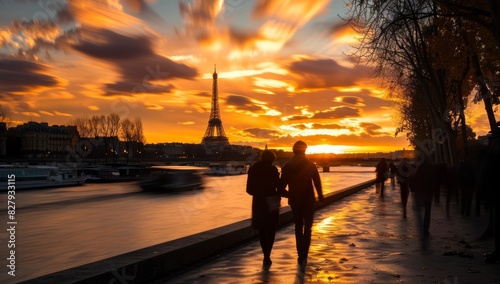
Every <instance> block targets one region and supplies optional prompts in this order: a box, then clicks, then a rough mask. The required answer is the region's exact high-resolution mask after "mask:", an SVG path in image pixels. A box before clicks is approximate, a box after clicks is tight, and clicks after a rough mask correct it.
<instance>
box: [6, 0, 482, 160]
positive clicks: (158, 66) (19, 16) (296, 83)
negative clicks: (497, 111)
mask: <svg viewBox="0 0 500 284" xmlns="http://www.w3.org/2000/svg"><path fill="white" fill-rule="evenodd" d="M344 5H345V1H343V0H334V1H324V0H319V1H310V0H303V1H302V0H293V1H285V0H270V1H264V0H263V1H260V0H259V1H247V0H227V1H215V0H211V1H208V0H194V1H183V0H180V1H170V0H169V1H160V0H157V1H153V0H150V1H144V0H143V1H140V0H124V1H118V0H108V1H105V0H101V1H90V0H70V1H29V0H25V1H9V0H7V1H2V0H0V96H1V98H2V103H1V104H2V106H3V107H4V108H7V109H8V110H9V111H10V113H11V114H12V118H13V125H16V124H20V123H24V122H27V121H37V122H48V123H49V124H69V123H70V122H71V120H73V119H75V118H76V117H82V116H84V115H88V116H92V115H101V114H104V115H108V114H110V113H112V112H115V113H117V114H119V115H120V116H121V118H122V119H124V118H130V119H132V120H133V119H135V118H136V117H140V118H141V120H142V123H143V126H144V132H145V133H144V134H145V137H146V142H147V143H160V142H183V143H200V142H201V140H202V138H203V135H204V133H205V130H206V128H207V125H208V119H209V114H210V103H211V90H212V73H213V71H214V64H216V65H217V73H218V75H219V80H218V88H219V105H220V109H221V118H222V124H223V127H224V130H225V132H226V135H227V136H228V138H229V142H230V143H231V144H237V145H251V146H254V147H259V148H263V147H264V146H265V145H266V144H267V145H268V146H269V148H280V149H284V150H290V148H291V145H292V144H293V143H294V142H295V141H296V140H298V139H301V140H304V141H305V142H306V143H307V144H308V145H310V146H311V147H310V148H311V150H313V151H311V152H323V151H333V152H376V151H394V150H401V149H403V148H406V149H408V148H409V143H408V141H407V140H406V138H405V135H404V134H399V135H398V137H395V136H394V134H395V126H396V121H397V113H396V112H395V108H394V105H393V103H392V102H390V101H389V100H387V98H386V96H385V95H384V92H383V90H382V89H380V88H378V87H377V86H376V80H375V79H373V78H371V74H372V73H371V69H370V68H368V67H367V66H363V65H355V64H353V62H354V61H353V60H352V59H350V58H348V56H346V54H349V53H350V52H352V48H351V46H352V45H353V44H355V43H356V40H355V38H356V35H355V34H354V32H353V31H352V30H350V29H349V28H348V27H347V26H345V24H344V22H343V21H342V20H341V18H340V17H342V16H344V15H345V13H346V9H345V7H344ZM468 115H469V122H470V123H471V124H472V127H473V128H474V130H475V131H476V133H477V134H478V135H485V134H486V133H487V131H488V128H487V124H486V123H485V122H486V115H485V112H484V108H483V107H482V105H477V106H474V107H473V108H471V109H470V110H469V111H468ZM319 145H331V147H328V148H324V147H323V148H321V147H320V146H319ZM313 146H315V147H313Z"/></svg>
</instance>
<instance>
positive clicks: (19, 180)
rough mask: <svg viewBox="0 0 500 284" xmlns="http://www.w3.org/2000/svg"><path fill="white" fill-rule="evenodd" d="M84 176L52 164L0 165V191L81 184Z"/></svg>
mask: <svg viewBox="0 0 500 284" xmlns="http://www.w3.org/2000/svg"><path fill="white" fill-rule="evenodd" d="M84 182H85V177H83V176H78V175H76V170H74V169H64V170H60V169H59V168H58V167H54V166H18V165H0V191H6V190H8V186H9V185H13V186H14V188H15V189H30V188H47V187H60V186H73V185H81V184H83V183H84Z"/></svg>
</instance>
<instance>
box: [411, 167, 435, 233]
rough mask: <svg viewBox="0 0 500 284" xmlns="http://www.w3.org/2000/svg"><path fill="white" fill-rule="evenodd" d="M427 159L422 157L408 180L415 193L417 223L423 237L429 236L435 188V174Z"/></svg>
mask: <svg viewBox="0 0 500 284" xmlns="http://www.w3.org/2000/svg"><path fill="white" fill-rule="evenodd" d="M429 159H430V158H429V157H424V159H423V161H422V162H421V163H420V165H418V166H417V169H416V170H415V173H414V174H413V176H412V177H411V178H410V187H411V189H412V190H413V191H415V193H414V198H415V206H416V211H417V216H418V221H419V222H420V224H421V228H422V233H423V235H424V236H428V235H429V234H430V233H429V228H430V222H431V205H432V199H433V197H434V191H435V187H436V172H435V170H434V168H433V166H432V164H431V162H430V161H429ZM422 210H423V216H422Z"/></svg>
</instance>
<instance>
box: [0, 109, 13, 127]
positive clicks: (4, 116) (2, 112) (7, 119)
mask: <svg viewBox="0 0 500 284" xmlns="http://www.w3.org/2000/svg"><path fill="white" fill-rule="evenodd" d="M0 122H4V123H5V124H6V126H7V127H9V126H10V124H11V122H12V115H11V113H10V110H9V109H8V108H6V107H4V106H3V105H0Z"/></svg>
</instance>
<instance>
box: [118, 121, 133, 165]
mask: <svg viewBox="0 0 500 284" xmlns="http://www.w3.org/2000/svg"><path fill="white" fill-rule="evenodd" d="M120 125H121V127H120V129H121V131H120V137H121V139H122V140H123V141H124V142H125V156H126V159H127V163H128V160H129V156H130V154H131V150H132V149H131V146H132V142H133V141H134V138H135V124H134V123H133V122H132V121H131V120H130V119H128V118H126V119H124V120H122V122H121V123H120Z"/></svg>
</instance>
